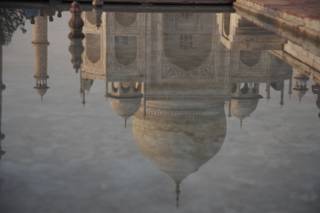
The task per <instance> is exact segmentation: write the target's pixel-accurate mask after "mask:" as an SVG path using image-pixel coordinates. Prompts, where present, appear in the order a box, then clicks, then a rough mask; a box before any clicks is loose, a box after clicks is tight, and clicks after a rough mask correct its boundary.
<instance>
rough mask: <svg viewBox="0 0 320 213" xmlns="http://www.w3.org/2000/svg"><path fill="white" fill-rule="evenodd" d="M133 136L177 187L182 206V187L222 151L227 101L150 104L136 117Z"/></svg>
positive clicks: (147, 155) (177, 198)
mask: <svg viewBox="0 0 320 213" xmlns="http://www.w3.org/2000/svg"><path fill="white" fill-rule="evenodd" d="M145 112H146V114H145ZM133 135H134V138H135V141H136V143H137V145H138V147H139V149H140V151H141V152H142V153H143V155H144V156H146V157H147V158H148V159H150V160H151V161H152V162H153V163H154V164H155V165H156V166H157V167H158V168H159V169H160V170H161V171H162V172H164V173H166V174H167V175H168V176H169V177H171V178H172V179H173V180H174V182H175V183H176V195H177V197H176V200H177V206H178V202H179V194H180V183H181V182H182V181H183V180H184V179H185V178H186V177H187V176H189V175H190V174H192V173H194V172H196V171H197V170H198V169H199V168H200V167H201V166H202V165H204V164H205V163H206V162H207V161H208V160H210V159H211V158H212V157H214V156H215V155H216V154H217V153H218V152H219V150H220V148H221V147H222V144H223V142H224V139H225V136H226V117H225V112H224V101H223V100H222V101H221V102H220V103H219V104H217V103H214V104H213V103H212V101H211V102H210V101H208V100H203V101H194V100H158V101H150V100H149V101H148V102H147V103H146V110H145V109H144V106H141V107H140V109H139V111H138V112H137V113H136V114H135V115H134V119H133Z"/></svg>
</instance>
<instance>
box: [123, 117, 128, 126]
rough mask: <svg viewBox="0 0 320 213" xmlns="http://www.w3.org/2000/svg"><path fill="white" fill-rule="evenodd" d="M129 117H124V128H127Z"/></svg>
mask: <svg viewBox="0 0 320 213" xmlns="http://www.w3.org/2000/svg"><path fill="white" fill-rule="evenodd" d="M127 119H128V117H125V118H124V128H127Z"/></svg>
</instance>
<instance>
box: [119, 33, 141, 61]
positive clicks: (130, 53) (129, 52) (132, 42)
mask: <svg viewBox="0 0 320 213" xmlns="http://www.w3.org/2000/svg"><path fill="white" fill-rule="evenodd" d="M137 46H138V44H137V37H135V36H116V37H115V47H114V48H115V56H116V59H117V61H118V62H119V63H120V64H123V65H129V64H132V63H133V62H134V61H135V60H136V58H137Z"/></svg>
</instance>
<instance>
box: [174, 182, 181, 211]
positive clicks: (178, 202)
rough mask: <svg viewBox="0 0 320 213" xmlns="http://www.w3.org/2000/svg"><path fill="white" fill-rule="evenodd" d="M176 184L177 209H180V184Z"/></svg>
mask: <svg viewBox="0 0 320 213" xmlns="http://www.w3.org/2000/svg"><path fill="white" fill-rule="evenodd" d="M175 183H176V207H177V208H179V205H180V193H181V190H180V182H175Z"/></svg>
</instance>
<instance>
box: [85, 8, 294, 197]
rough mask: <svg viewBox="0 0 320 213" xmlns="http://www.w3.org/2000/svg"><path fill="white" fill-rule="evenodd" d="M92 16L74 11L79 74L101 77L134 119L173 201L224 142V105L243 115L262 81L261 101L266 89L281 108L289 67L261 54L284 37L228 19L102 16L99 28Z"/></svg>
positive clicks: (119, 107) (121, 110)
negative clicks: (171, 185)
mask: <svg viewBox="0 0 320 213" xmlns="http://www.w3.org/2000/svg"><path fill="white" fill-rule="evenodd" d="M96 18H97V16H96V14H95V13H94V12H85V14H83V19H84V23H85V25H84V31H83V32H84V34H85V39H84V53H83V64H82V78H83V80H87V81H93V80H95V79H105V80H106V96H107V97H108V99H109V100H110V101H111V106H112V109H113V110H114V111H115V112H116V113H117V114H118V115H119V116H121V117H123V118H124V119H125V120H127V119H128V118H129V117H130V116H132V115H134V118H133V123H132V128H133V134H134V138H135V140H136V142H137V145H138V146H139V148H140V150H141V152H142V153H143V154H144V155H145V156H146V157H148V158H149V159H151V161H153V162H154V163H155V164H156V165H157V167H158V168H159V169H160V170H162V171H163V172H165V173H166V174H168V175H169V176H170V177H171V178H172V179H173V180H174V181H175V183H176V186H177V187H176V193H177V201H178V200H179V193H180V183H181V182H182V181H183V179H185V178H186V177H187V176H188V175H190V174H191V173H194V172H195V171H197V170H198V169H199V168H200V167H201V166H202V165H203V164H204V163H205V162H207V161H208V160H209V159H211V158H212V157H213V156H214V155H216V154H217V152H218V151H219V149H220V148H221V146H222V144H223V142H224V138H225V135H226V128H227V127H226V115H225V110H224V105H225V101H228V103H229V114H230V116H231V115H232V116H235V117H238V118H239V119H240V120H241V121H242V120H243V119H244V118H245V117H247V116H249V115H250V114H251V113H252V112H253V111H254V110H255V109H256V107H257V105H258V101H259V99H260V98H262V96H261V95H260V94H259V92H260V91H259V84H261V83H266V88H267V89H266V90H267V91H266V92H267V98H269V97H270V87H272V88H273V89H275V90H276V91H280V92H281V94H282V96H281V100H280V103H281V104H283V91H284V80H285V79H291V73H292V72H291V68H290V67H289V66H288V65H286V64H285V63H283V62H282V61H280V60H279V59H277V58H276V57H274V56H272V55H271V54H269V53H268V50H272V49H281V48H282V46H283V44H284V42H285V41H284V40H283V39H281V38H279V37H278V36H276V35H275V34H272V33H269V32H267V31H263V30H261V29H260V28H258V27H256V26H254V25H252V24H250V23H249V22H247V21H246V20H243V19H241V18H240V17H238V16H237V15H234V14H232V15H229V16H228V17H224V16H222V15H220V14H219V15H216V14H205V13H163V14H160V13H152V14H145V13H123V12H115V13H103V14H102V16H101V20H100V22H101V25H100V24H99V25H100V27H97V19H96ZM228 21H229V22H228ZM100 22H99V23H100ZM233 22H235V23H233ZM226 25H227V26H226ZM259 36H262V37H263V38H262V39H255V42H254V44H253V45H247V44H246V43H248V39H253V38H259ZM265 39H267V41H269V42H268V43H266V42H265ZM289 93H291V91H289Z"/></svg>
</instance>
